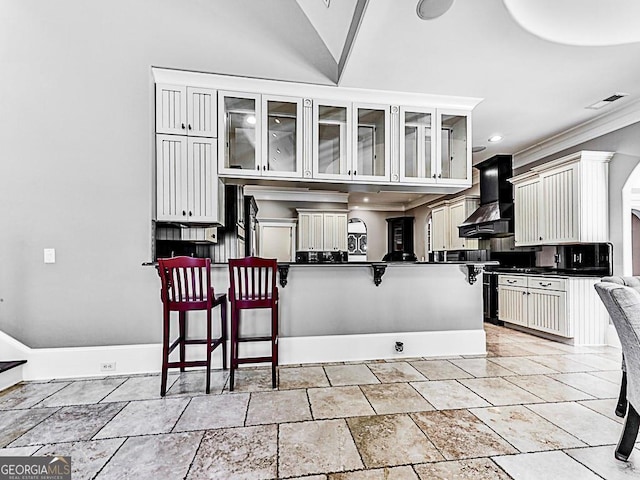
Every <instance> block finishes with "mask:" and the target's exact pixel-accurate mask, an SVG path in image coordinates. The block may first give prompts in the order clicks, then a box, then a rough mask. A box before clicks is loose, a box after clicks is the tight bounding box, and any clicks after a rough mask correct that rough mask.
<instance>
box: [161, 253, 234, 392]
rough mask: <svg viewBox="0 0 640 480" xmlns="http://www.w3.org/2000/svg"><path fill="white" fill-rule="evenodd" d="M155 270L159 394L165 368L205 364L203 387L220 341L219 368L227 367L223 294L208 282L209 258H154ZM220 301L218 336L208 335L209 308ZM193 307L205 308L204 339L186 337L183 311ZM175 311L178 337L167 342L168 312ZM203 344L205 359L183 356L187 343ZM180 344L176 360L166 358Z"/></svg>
mask: <svg viewBox="0 0 640 480" xmlns="http://www.w3.org/2000/svg"><path fill="white" fill-rule="evenodd" d="M158 273H159V274H160V279H161V280H162V290H161V292H160V295H161V298H162V304H163V330H164V333H163V340H162V381H161V385H160V396H162V397H164V396H165V394H166V393H167V371H168V370H169V368H180V371H181V372H184V369H185V367H207V387H206V392H207V393H209V390H210V382H211V352H212V351H213V350H214V349H215V348H216V347H218V345H222V368H224V369H226V368H227V295H226V294H224V293H223V294H221V295H215V294H214V291H213V286H212V285H211V260H210V259H208V258H192V257H174V258H167V259H158ZM218 305H220V318H221V324H220V337H218V338H212V336H211V330H212V328H211V323H212V322H211V311H212V310H213V309H214V308H215V307H216V306H218ZM193 310H205V311H206V312H207V313H206V321H207V326H206V328H207V335H206V338H204V339H187V313H188V312H190V311H193ZM171 312H178V329H179V334H178V338H177V339H176V340H175V341H174V342H173V343H171V340H170V325H169V323H170V316H171ZM194 344H199V345H205V346H206V360H189V361H187V360H186V359H185V355H186V346H187V345H194ZM178 346H179V347H180V361H177V362H170V361H169V355H170V354H171V352H172V351H173V350H174V349H175V348H176V347H178Z"/></svg>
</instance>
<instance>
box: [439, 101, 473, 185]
mask: <svg viewBox="0 0 640 480" xmlns="http://www.w3.org/2000/svg"><path fill="white" fill-rule="evenodd" d="M470 120H471V117H470V114H469V113H468V112H459V111H455V110H438V130H439V136H440V141H439V142H438V148H437V153H436V158H437V160H438V161H437V165H436V166H437V172H436V178H437V181H438V183H460V182H461V181H471V141H470V139H471V121H470Z"/></svg>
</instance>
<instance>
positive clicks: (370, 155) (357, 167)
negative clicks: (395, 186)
mask: <svg viewBox="0 0 640 480" xmlns="http://www.w3.org/2000/svg"><path fill="white" fill-rule="evenodd" d="M390 108H391V107H389V106H388V105H377V104H367V103H354V104H353V154H352V155H353V156H352V160H351V168H350V169H349V170H348V171H347V175H349V177H350V178H351V179H352V180H356V181H362V182H374V183H375V182H389V181H390V178H391V157H390V148H389V136H390Z"/></svg>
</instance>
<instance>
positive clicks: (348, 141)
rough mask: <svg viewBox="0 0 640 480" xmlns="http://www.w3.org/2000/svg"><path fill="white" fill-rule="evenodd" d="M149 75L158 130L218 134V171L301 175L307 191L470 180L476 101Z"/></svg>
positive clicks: (268, 178)
mask: <svg viewBox="0 0 640 480" xmlns="http://www.w3.org/2000/svg"><path fill="white" fill-rule="evenodd" d="M153 72H154V77H155V78H156V82H157V83H156V85H155V88H156V134H169V135H183V136H186V137H208V138H217V139H218V142H217V144H218V146H217V149H218V150H217V159H216V161H217V170H218V171H217V174H218V175H219V176H220V177H221V178H233V179H238V180H239V183H250V182H249V180H250V179H254V180H259V183H263V184H268V183H270V182H271V183H276V182H286V181H292V180H293V181H295V180H299V181H304V182H305V185H304V186H305V187H308V188H311V186H312V185H313V184H316V183H318V184H321V183H325V184H327V183H334V184H361V185H362V184H376V185H389V186H391V187H392V189H391V190H399V189H400V187H403V186H409V187H411V188H412V189H415V188H414V187H417V188H421V190H420V191H421V192H423V193H435V194H452V193H456V192H459V191H461V190H463V189H465V188H468V187H470V186H471V141H470V138H471V113H470V112H471V110H472V108H473V107H474V106H475V104H476V103H477V99H461V98H459V97H456V98H455V99H451V100H452V101H451V102H448V101H447V98H446V97H440V96H438V97H435V96H431V95H422V94H413V93H407V92H391V91H388V92H385V91H373V90H365V89H353V88H347V87H328V86H325V85H310V84H300V83H292V82H280V81H271V80H260V79H249V78H241V77H230V76H221V75H213V74H202V73H200V74H198V73H193V72H178V71H173V70H171V71H169V70H165V69H155V68H154V69H153ZM181 82H185V83H181ZM189 82H193V83H191V84H190V83H189ZM187 85H198V87H195V86H187ZM432 102H433V103H432ZM447 105H451V106H454V105H456V106H457V107H456V108H467V106H468V109H466V110H450V109H448V108H447ZM319 186H320V185H319ZM340 188H343V187H340Z"/></svg>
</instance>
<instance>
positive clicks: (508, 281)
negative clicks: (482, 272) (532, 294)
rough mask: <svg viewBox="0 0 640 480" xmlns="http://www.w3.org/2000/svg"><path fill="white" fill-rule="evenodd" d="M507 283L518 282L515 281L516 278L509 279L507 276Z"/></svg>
mask: <svg viewBox="0 0 640 480" xmlns="http://www.w3.org/2000/svg"><path fill="white" fill-rule="evenodd" d="M507 283H516V281H515V280H509V279H508V278H507Z"/></svg>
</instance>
